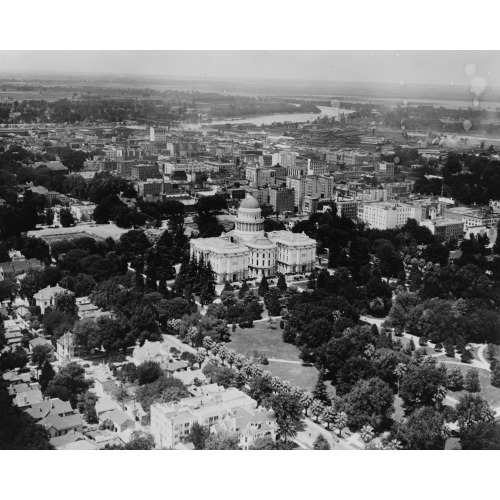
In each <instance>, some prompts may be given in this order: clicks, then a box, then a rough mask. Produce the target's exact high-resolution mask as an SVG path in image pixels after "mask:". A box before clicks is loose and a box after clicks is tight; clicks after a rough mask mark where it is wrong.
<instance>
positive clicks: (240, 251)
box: [191, 195, 316, 284]
mask: <svg viewBox="0 0 500 500" xmlns="http://www.w3.org/2000/svg"><path fill="white" fill-rule="evenodd" d="M191 255H194V256H195V257H196V258H197V259H198V260H199V259H200V257H201V256H202V255H203V258H204V260H205V262H207V261H209V262H210V264H211V266H212V269H213V271H214V273H215V276H216V282H217V283H219V284H220V283H224V282H225V281H226V280H227V281H229V282H233V281H241V280H243V279H247V278H253V277H262V276H275V275H276V274H277V273H278V272H283V273H286V272H290V273H292V272H309V271H312V270H313V269H314V265H315V261H316V240H313V239H311V238H309V237H308V236H306V235H305V234H299V233H292V232H290V231H273V232H272V233H270V234H269V235H268V236H266V235H265V234H264V219H263V218H262V213H261V209H260V207H259V202H258V201H257V200H256V199H255V198H254V197H253V196H250V195H247V197H246V198H245V199H244V200H243V201H242V202H241V204H240V208H239V209H238V216H237V218H236V221H235V228H234V230H233V231H230V232H228V233H226V234H225V235H223V236H221V237H218V238H197V239H193V240H191Z"/></svg>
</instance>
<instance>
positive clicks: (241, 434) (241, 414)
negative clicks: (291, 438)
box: [210, 408, 278, 450]
mask: <svg viewBox="0 0 500 500" xmlns="http://www.w3.org/2000/svg"><path fill="white" fill-rule="evenodd" d="M277 430H278V425H277V422H276V416H275V414H274V412H273V411H272V410H271V411H268V410H266V409H264V408H261V409H257V410H249V409H247V408H240V409H239V410H236V411H235V412H233V413H231V414H229V415H227V416H226V417H225V418H224V419H222V421H221V422H220V423H218V424H216V425H214V426H212V427H211V428H210V432H211V433H212V434H215V435H217V434H219V433H220V432H228V433H230V434H232V435H236V436H238V438H239V447H240V448H241V449H243V450H248V449H250V447H251V446H252V445H253V444H254V443H255V441H256V440H257V439H259V438H265V437H269V438H271V439H272V440H273V441H275V440H276V433H277Z"/></svg>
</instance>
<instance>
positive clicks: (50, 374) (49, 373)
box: [38, 361, 56, 392]
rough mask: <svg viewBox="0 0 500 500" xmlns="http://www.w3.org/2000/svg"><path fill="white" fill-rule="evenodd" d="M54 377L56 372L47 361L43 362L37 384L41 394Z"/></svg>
mask: <svg viewBox="0 0 500 500" xmlns="http://www.w3.org/2000/svg"><path fill="white" fill-rule="evenodd" d="M55 376H56V372H55V371H54V368H52V365H51V364H50V363H49V362H48V361H45V363H44V364H43V366H42V371H41V373H40V377H39V378H38V383H39V384H40V389H41V390H42V392H45V391H46V389H47V386H48V385H49V382H50V381H51V380H52V379H53V378H54V377H55Z"/></svg>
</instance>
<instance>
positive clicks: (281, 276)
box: [277, 273, 288, 292]
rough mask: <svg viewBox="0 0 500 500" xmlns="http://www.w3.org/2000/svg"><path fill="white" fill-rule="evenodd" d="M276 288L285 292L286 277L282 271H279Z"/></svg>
mask: <svg viewBox="0 0 500 500" xmlns="http://www.w3.org/2000/svg"><path fill="white" fill-rule="evenodd" d="M277 286H278V289H279V290H281V291H282V292H286V291H287V289H288V287H287V285H286V279H285V275H284V274H283V273H280V274H279V276H278V285H277Z"/></svg>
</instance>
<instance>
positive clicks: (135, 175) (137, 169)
mask: <svg viewBox="0 0 500 500" xmlns="http://www.w3.org/2000/svg"><path fill="white" fill-rule="evenodd" d="M130 176H131V177H132V179H139V180H142V181H144V180H146V179H151V178H155V177H156V178H158V177H161V174H160V169H159V167H158V165H132V168H131V169H130Z"/></svg>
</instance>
